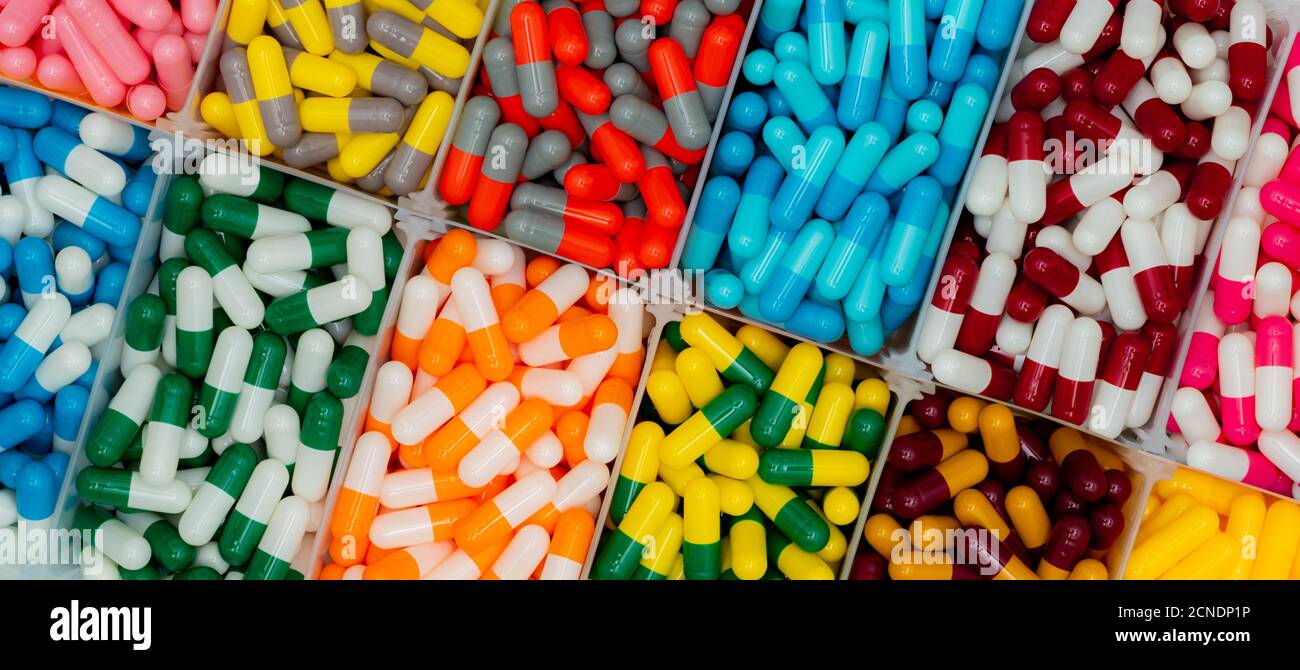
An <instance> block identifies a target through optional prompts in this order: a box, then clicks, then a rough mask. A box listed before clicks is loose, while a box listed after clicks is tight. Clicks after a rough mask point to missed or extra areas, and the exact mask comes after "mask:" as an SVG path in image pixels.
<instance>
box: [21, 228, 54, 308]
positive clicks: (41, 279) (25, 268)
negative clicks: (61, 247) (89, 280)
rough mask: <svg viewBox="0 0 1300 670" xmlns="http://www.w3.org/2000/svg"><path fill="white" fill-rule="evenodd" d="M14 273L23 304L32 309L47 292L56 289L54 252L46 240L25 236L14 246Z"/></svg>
mask: <svg viewBox="0 0 1300 670" xmlns="http://www.w3.org/2000/svg"><path fill="white" fill-rule="evenodd" d="M14 274H16V275H18V290H19V291H21V292H22V294H23V305H25V306H26V307H27V309H31V308H32V306H33V305H35V304H36V303H37V302H38V301H39V300H40V299H41V296H42V295H44V294H45V293H47V292H50V291H53V290H54V289H55V277H54V252H52V251H50V245H49V244H46V242H45V240H42V239H40V238H37V237H24V238H23V239H21V240H19V241H18V244H17V245H15V246H14Z"/></svg>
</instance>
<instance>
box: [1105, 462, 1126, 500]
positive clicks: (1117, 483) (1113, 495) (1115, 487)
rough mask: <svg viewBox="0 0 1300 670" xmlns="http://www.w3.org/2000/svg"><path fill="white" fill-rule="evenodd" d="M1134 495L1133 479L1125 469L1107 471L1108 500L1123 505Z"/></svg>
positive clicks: (1106, 498)
mask: <svg viewBox="0 0 1300 670" xmlns="http://www.w3.org/2000/svg"><path fill="white" fill-rule="evenodd" d="M1131 495H1133V480H1131V479H1129V476H1128V474H1126V473H1125V472H1124V471H1123V470H1107V471H1106V497H1105V498H1103V500H1105V501H1106V502H1110V503H1115V504H1116V505H1123V504H1124V503H1125V501H1127V500H1128V498H1129V496H1131Z"/></svg>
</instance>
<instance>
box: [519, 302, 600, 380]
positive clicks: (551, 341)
mask: <svg viewBox="0 0 1300 670" xmlns="http://www.w3.org/2000/svg"><path fill="white" fill-rule="evenodd" d="M617 337H618V327H617V326H615V325H614V321H613V320H611V319H610V318H609V317H608V316H605V315H602V314H595V315H592V316H587V317H583V318H581V319H577V320H576V321H569V322H567V323H562V324H559V325H555V326H551V327H550V328H547V329H546V330H545V331H543V332H542V333H541V334H540V335H538V336H537V337H534V338H533V339H531V340H529V341H527V342H524V343H523V344H520V345H519V358H520V360H522V361H523V362H524V365H531V366H533V367H537V366H542V365H548V364H550V363H555V362H557V361H565V360H570V359H573V358H577V357H578V356H582V355H584V354H592V353H596V352H598V351H605V350H606V349H609V348H610V347H612V346H614V340H615V339H616V338H617Z"/></svg>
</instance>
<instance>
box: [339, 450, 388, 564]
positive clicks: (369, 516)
mask: <svg viewBox="0 0 1300 670" xmlns="http://www.w3.org/2000/svg"><path fill="white" fill-rule="evenodd" d="M391 454H392V447H391V446H390V444H389V442H388V438H386V437H384V436H383V435H381V434H379V433H365V434H363V435H362V436H361V437H359V438H357V444H356V447H355V448H354V449H353V452H352V462H351V463H350V464H349V465H348V471H347V475H346V476H345V477H344V479H343V488H342V489H341V490H340V491H339V497H338V502H337V504H336V505H335V507H334V516H333V518H332V519H331V520H330V536H331V539H330V548H329V552H330V559H332V560H333V561H334V562H335V563H338V564H339V565H342V566H351V565H356V564H357V563H360V562H361V558H362V557H363V556H365V553H366V544H367V543H368V538H369V536H370V525H371V523H372V522H373V521H374V519H375V515H376V514H377V513H378V512H379V491H380V488H381V486H382V484H383V481H384V473H385V472H387V471H388V457H389V456H390V455H391Z"/></svg>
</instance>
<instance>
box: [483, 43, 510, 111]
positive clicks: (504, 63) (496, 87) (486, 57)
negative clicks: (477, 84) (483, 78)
mask: <svg viewBox="0 0 1300 670" xmlns="http://www.w3.org/2000/svg"><path fill="white" fill-rule="evenodd" d="M483 67H484V68H485V69H486V70H487V75H488V82H489V83H491V84H492V95H494V96H496V97H498V98H509V97H510V96H513V95H519V82H518V81H517V80H516V78H515V45H514V43H512V42H511V41H510V40H509V39H507V38H505V37H497V38H493V39H491V40H489V41H488V43H487V44H485V45H483Z"/></svg>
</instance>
